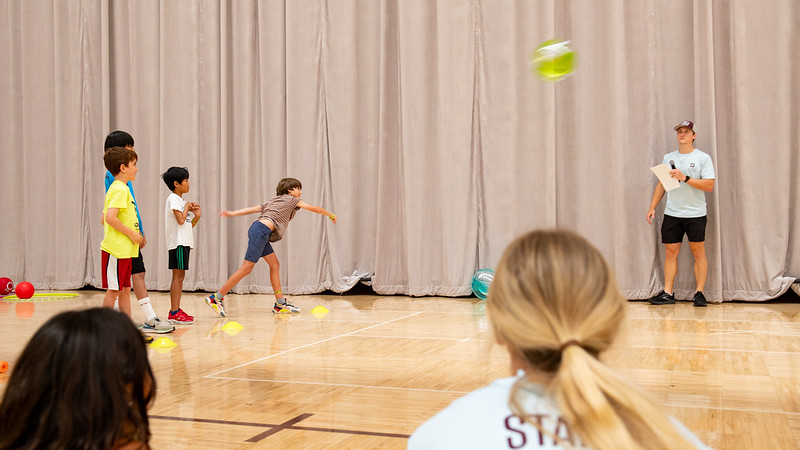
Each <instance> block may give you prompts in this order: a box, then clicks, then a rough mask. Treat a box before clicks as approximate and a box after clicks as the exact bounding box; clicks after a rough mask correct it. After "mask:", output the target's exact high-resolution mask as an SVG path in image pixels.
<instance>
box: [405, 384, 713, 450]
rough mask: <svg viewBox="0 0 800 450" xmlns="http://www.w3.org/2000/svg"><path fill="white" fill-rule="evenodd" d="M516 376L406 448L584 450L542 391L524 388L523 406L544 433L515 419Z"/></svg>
mask: <svg viewBox="0 0 800 450" xmlns="http://www.w3.org/2000/svg"><path fill="white" fill-rule="evenodd" d="M517 379H518V377H508V378H500V379H497V380H495V381H493V382H492V383H491V384H490V385H488V386H485V387H482V388H480V389H478V390H476V391H473V392H471V393H469V394H467V395H465V396H464V397H461V398H459V399H458V400H456V401H454V402H453V403H451V404H450V406H448V407H447V408H445V409H443V410H442V411H440V412H439V413H438V414H436V415H435V416H433V417H432V418H431V419H429V420H428V421H427V422H425V423H423V424H422V425H421V426H420V427H419V428H417V430H416V431H415V432H414V434H413V435H411V438H410V439H409V441H408V449H409V450H426V449H437V450H442V449H461V450H463V449H482V450H486V449H567V448H587V447H586V446H585V445H584V444H583V442H581V440H580V438H579V437H578V436H576V435H575V434H574V433H572V432H571V431H570V429H569V427H568V426H567V424H566V423H565V422H564V420H563V419H562V418H561V416H560V415H559V413H558V410H557V409H556V407H555V406H554V405H553V404H552V402H551V401H549V400H548V399H547V398H546V397H545V395H544V387H543V386H541V385H534V384H528V385H526V387H525V388H524V390H523V391H520V395H525V400H524V402H523V408H524V409H525V411H526V412H528V413H529V414H530V417H531V420H532V421H534V422H537V423H538V424H539V425H541V427H542V429H543V430H545V432H542V431H540V430H539V429H538V428H536V427H535V426H533V425H531V424H530V423H527V422H525V421H523V420H521V419H520V418H519V417H517V416H515V415H514V414H513V413H512V412H511V409H510V408H509V406H508V398H509V394H510V392H511V387H512V386H513V385H514V382H516V381H517ZM672 422H673V424H674V425H675V428H676V429H677V430H678V431H679V432H680V433H681V434H682V435H683V436H684V437H685V438H686V440H688V441H689V442H690V443H692V444H694V446H695V447H696V448H698V449H707V448H709V447H707V446H706V445H704V444H703V443H702V442H700V440H699V439H698V438H697V437H696V436H695V435H694V434H692V432H691V431H689V430H688V429H687V428H686V427H685V426H684V425H683V424H681V423H680V422H678V421H677V420H675V419H672Z"/></svg>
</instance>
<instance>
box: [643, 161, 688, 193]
mask: <svg viewBox="0 0 800 450" xmlns="http://www.w3.org/2000/svg"><path fill="white" fill-rule="evenodd" d="M650 170H652V171H653V173H654V174H656V176H657V177H658V181H660V182H661V185H662V186H664V190H665V191H667V192H669V191H671V190H673V189H678V188H679V187H681V183H680V181H678V180H676V179H675V178H672V177H671V176H669V171H670V170H672V168H671V167H669V166H668V165H666V164H659V165H657V166H653V167H651V168H650Z"/></svg>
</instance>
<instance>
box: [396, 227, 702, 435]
mask: <svg viewBox="0 0 800 450" xmlns="http://www.w3.org/2000/svg"><path fill="white" fill-rule="evenodd" d="M576 274H580V276H576ZM626 307H627V302H626V300H625V299H624V298H622V295H621V294H620V292H619V290H618V289H617V285H616V281H615V279H614V276H613V274H612V271H611V268H610V267H609V265H608V263H607V262H606V260H605V259H604V258H603V256H602V255H601V254H600V252H599V251H598V250H597V249H596V248H594V247H593V246H592V245H591V244H590V243H589V242H588V241H586V240H585V239H584V238H582V237H581V236H579V235H577V234H575V233H573V232H570V231H566V230H538V231H533V232H530V233H528V234H526V235H523V236H522V237H520V238H518V239H517V240H516V241H514V242H513V243H512V244H511V245H510V246H509V247H508V248H507V249H506V251H505V253H504V254H503V257H502V259H501V260H500V263H499V266H498V268H497V272H496V273H495V277H494V280H493V281H492V284H491V286H490V289H489V297H488V299H487V300H486V312H487V315H488V318H489V322H490V323H491V326H492V329H493V330H494V334H495V339H496V340H497V342H498V343H500V344H501V345H503V346H505V348H506V349H507V350H508V352H509V355H510V357H511V370H512V372H511V373H516V374H517V375H516V376H513V377H508V378H501V379H498V380H495V381H494V382H492V383H491V384H489V385H488V386H486V387H483V388H480V389H478V390H476V391H474V392H471V393H469V394H467V395H466V396H464V397H462V398H460V399H458V400H456V401H454V402H453V403H452V404H451V405H450V406H448V407H447V408H445V409H444V410H442V411H441V412H439V413H438V414H436V415H435V416H434V417H433V418H431V419H430V420H428V421H427V422H425V423H424V424H422V425H421V426H420V427H419V428H418V429H417V430H416V431H415V432H414V434H413V435H412V436H411V438H410V439H409V441H408V448H409V449H410V450H424V449H437V450H442V449H460V450H463V449H518V448H524V449H534V448H537V449H538V448H548V449H561V448H594V449H634V448H647V449H659V448H664V449H668V448H680V449H689V448H708V447H706V446H705V445H704V444H703V443H702V442H700V440H699V439H697V437H695V436H694V435H693V434H692V433H691V432H690V431H689V430H688V429H687V428H686V427H685V426H683V425H682V424H681V423H679V422H678V421H677V420H675V419H674V418H671V417H670V416H668V415H667V414H666V413H665V412H664V411H663V410H662V408H661V407H660V406H658V405H656V404H655V403H653V402H652V401H651V400H650V399H649V398H648V397H647V396H646V395H644V394H642V393H641V392H640V391H639V389H638V388H636V387H635V386H633V385H632V384H630V383H629V382H628V381H627V380H625V379H624V378H623V377H621V376H620V375H619V374H617V373H616V372H614V371H613V370H612V369H611V368H609V367H608V366H606V365H605V364H603V363H602V362H601V361H600V360H599V359H598V357H599V355H601V354H602V353H603V352H604V351H605V350H607V349H608V348H609V347H610V346H611V344H612V343H613V340H614V337H615V336H616V334H617V332H618V330H619V328H620V326H621V324H622V323H623V321H624V316H625V311H626Z"/></svg>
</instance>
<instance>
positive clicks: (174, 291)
mask: <svg viewBox="0 0 800 450" xmlns="http://www.w3.org/2000/svg"><path fill="white" fill-rule="evenodd" d="M185 277H186V271H185V270H182V269H172V282H171V283H170V285H169V310H170V312H171V311H177V310H178V309H180V307H181V294H183V279H184V278H185Z"/></svg>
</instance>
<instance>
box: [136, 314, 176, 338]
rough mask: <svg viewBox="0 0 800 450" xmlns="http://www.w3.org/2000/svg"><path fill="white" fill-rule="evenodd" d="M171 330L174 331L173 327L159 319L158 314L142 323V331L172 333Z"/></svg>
mask: <svg viewBox="0 0 800 450" xmlns="http://www.w3.org/2000/svg"><path fill="white" fill-rule="evenodd" d="M173 331H175V327H174V326H172V325H170V324H168V323H166V322H164V321H163V320H161V319H159V318H158V316H155V317H153V318H152V319H150V320H146V321H145V322H144V323H143V324H142V332H143V333H158V334H163V333H172V332H173Z"/></svg>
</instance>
